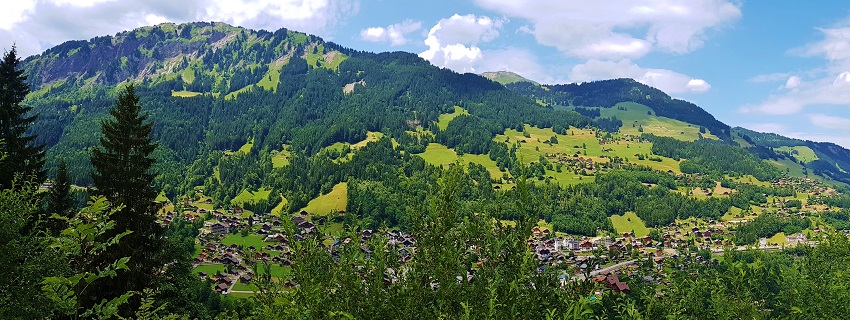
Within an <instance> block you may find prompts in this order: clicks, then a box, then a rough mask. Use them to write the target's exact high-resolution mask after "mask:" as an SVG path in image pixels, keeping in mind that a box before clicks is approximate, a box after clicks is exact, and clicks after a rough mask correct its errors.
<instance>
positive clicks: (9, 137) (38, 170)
mask: <svg viewBox="0 0 850 320" xmlns="http://www.w3.org/2000/svg"><path fill="white" fill-rule="evenodd" d="M20 62H21V60H20V58H18V56H17V51H16V50H15V47H14V46H13V47H12V50H9V52H6V54H5V55H4V56H3V61H0V141H3V142H4V143H3V144H0V151H3V152H4V153H6V155H7V156H6V158H5V159H3V160H0V187H2V188H9V187H10V186H11V185H12V181H13V180H14V179H15V176H16V175H22V179H25V180H29V179H33V178H34V179H36V182H39V183H40V182H41V181H43V180H44V171H42V166H43V165H44V150H43V147H44V146H35V145H33V140H34V139H35V136H28V135H26V131H27V129H29V126H30V125H31V124H32V123H33V122H34V121H35V120H36V118H38V116H37V115H31V116H28V115H27V114H28V113H29V111H30V109H32V107H26V106H22V105H21V101H23V100H24V97H26V95H27V94H28V93H29V91H30V89H29V85H28V84H27V83H26V80H27V77H26V76H24V71H23V70H19V69H18V65H19V64H20Z"/></svg>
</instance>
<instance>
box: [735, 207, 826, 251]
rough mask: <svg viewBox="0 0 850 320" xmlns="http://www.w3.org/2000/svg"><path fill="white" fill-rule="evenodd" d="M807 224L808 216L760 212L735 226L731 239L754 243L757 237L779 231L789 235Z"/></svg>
mask: <svg viewBox="0 0 850 320" xmlns="http://www.w3.org/2000/svg"><path fill="white" fill-rule="evenodd" d="M809 226H811V221H809V219H808V218H800V217H781V216H779V215H775V214H761V215H759V216H758V217H756V218H755V219H753V220H750V221H748V222H746V223H743V224H741V225H739V226H738V227H737V228H735V237H734V240H733V241H735V243H736V244H739V245H744V244H754V243H756V242H758V240H759V238H765V237H772V236H773V235H775V234H777V233H779V232H784V233H785V235H791V234H794V233H798V232H801V231H803V230H804V229H807V228H809Z"/></svg>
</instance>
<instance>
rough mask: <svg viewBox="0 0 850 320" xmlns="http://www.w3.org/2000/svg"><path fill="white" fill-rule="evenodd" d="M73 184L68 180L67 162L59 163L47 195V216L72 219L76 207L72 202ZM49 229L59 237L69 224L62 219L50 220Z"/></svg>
mask: <svg viewBox="0 0 850 320" xmlns="http://www.w3.org/2000/svg"><path fill="white" fill-rule="evenodd" d="M70 193H71V182H70V179H69V178H68V166H67V164H66V163H65V160H64V159H62V160H61V161H60V162H59V168H57V169H56V179H55V180H53V186H52V187H51V188H50V192H49V193H48V194H47V198H46V201H47V212H46V214H47V216H50V215H52V214H57V215H59V216H62V217H66V218H70V216H71V213H72V209H73V207H74V203H73V201H71V194H70ZM47 221H48V228H49V229H50V232H51V234H53V235H54V236H55V235H58V234H59V232H61V231H62V230H64V229H65V228H66V227H67V224H66V223H65V222H64V221H63V220H60V219H49V220H47Z"/></svg>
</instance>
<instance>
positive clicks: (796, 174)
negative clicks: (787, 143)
mask: <svg viewBox="0 0 850 320" xmlns="http://www.w3.org/2000/svg"><path fill="white" fill-rule="evenodd" d="M765 161H767V162H769V163H771V164H773V165H774V166H776V167H777V168H779V170H781V171H783V172H785V173H787V174H788V176H790V177H793V178H803V177H805V176H806V175H805V174H803V166H801V165H800V164H799V163H796V162H794V161H791V160H788V159H781V160H778V161H777V160H770V159H767V160H765ZM813 178H815V179H817V176H813Z"/></svg>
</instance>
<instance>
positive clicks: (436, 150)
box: [419, 142, 502, 178]
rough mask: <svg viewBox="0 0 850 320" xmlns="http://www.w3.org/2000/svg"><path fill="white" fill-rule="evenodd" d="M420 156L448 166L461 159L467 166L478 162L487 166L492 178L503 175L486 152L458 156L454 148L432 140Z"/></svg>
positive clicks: (433, 162) (428, 160)
mask: <svg viewBox="0 0 850 320" xmlns="http://www.w3.org/2000/svg"><path fill="white" fill-rule="evenodd" d="M419 156H420V157H422V159H424V160H425V162H427V163H429V164H432V165H435V166H440V165H442V166H447V165H448V164H450V163H454V162H455V161H460V163H461V164H462V165H464V166H467V165H468V164H469V163H470V162H471V163H477V164H480V165H482V166H484V167H486V168H487V171H488V172H489V173H490V177H491V178H499V177H501V176H502V172H501V171H499V167H498V165H496V162H495V161H493V160H490V156H489V155H486V154H464V155H462V156H458V155H457V153H455V151H454V149H449V148H447V147H446V146H444V145H442V144H439V143H435V142H432V143H429V144H428V147H426V148H425V152H423V153H421V154H419Z"/></svg>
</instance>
